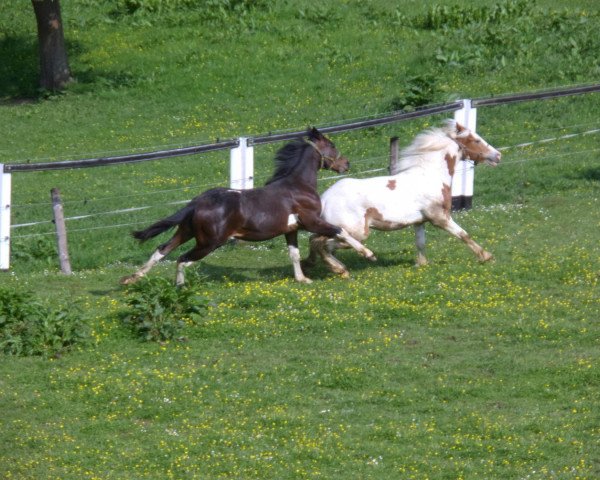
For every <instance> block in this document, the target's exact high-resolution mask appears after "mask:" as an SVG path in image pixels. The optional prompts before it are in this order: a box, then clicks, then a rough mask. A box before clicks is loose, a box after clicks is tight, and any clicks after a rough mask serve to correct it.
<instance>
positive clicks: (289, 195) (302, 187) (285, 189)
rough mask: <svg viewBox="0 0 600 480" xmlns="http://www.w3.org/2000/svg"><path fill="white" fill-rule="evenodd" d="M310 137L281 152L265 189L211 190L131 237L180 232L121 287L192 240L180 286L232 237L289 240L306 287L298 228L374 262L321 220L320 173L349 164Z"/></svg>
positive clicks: (318, 137) (313, 133) (180, 264)
mask: <svg viewBox="0 0 600 480" xmlns="http://www.w3.org/2000/svg"><path fill="white" fill-rule="evenodd" d="M307 135H308V139H307V140H295V141H292V142H290V143H288V144H287V145H284V146H283V147H282V148H281V149H280V150H279V151H278V152H277V154H276V157H275V160H276V168H275V173H274V174H273V177H272V178H271V179H270V180H269V181H267V183H266V185H265V186H264V187H262V188H256V189H251V190H233V189H229V188H214V189H211V190H208V191H206V192H204V193H202V194H201V195H199V196H197V197H195V198H194V199H193V200H191V201H190V202H189V203H188V204H187V205H186V206H185V207H183V208H182V209H181V210H179V211H177V212H176V213H174V214H173V215H171V216H169V217H166V218H163V219H162V220H159V221H157V222H156V223H154V224H153V225H150V226H149V227H148V228H146V229H145V230H140V231H136V232H133V236H134V238H137V239H138V240H140V241H142V242H143V241H145V240H148V239H149V238H152V237H155V236H157V235H159V234H160V233H162V232H165V231H167V230H169V229H171V228H172V227H177V230H176V231H175V234H174V235H173V237H172V238H171V239H170V240H169V241H168V242H166V243H163V244H162V245H160V246H159V247H158V248H157V249H156V251H155V252H154V253H153V254H152V256H151V257H150V259H149V260H148V262H147V263H146V264H145V265H144V266H143V267H142V268H140V269H139V270H138V271H137V272H135V273H134V274H133V275H129V276H127V277H124V278H122V279H121V283H122V284H129V283H133V282H135V281H137V280H139V279H140V278H141V277H143V276H144V275H145V274H146V273H147V272H148V270H150V269H151V268H152V267H153V266H154V265H155V264H156V263H157V262H158V261H159V260H161V259H162V258H164V257H165V256H166V255H167V254H169V252H171V251H172V250H173V249H175V248H177V247H178V246H179V245H181V244H183V243H185V242H187V241H188V240H191V239H192V238H195V240H196V245H195V246H194V248H192V249H191V250H189V251H188V252H186V253H184V254H183V255H181V256H180V257H179V258H178V260H177V275H176V283H177V284H178V285H181V284H183V283H184V268H185V267H186V266H188V265H190V264H191V263H192V262H194V261H196V260H200V259H201V258H204V257H205V256H207V255H208V254H209V253H211V252H212V251H214V250H215V249H217V248H218V247H220V246H221V245H223V244H224V243H226V242H227V241H228V239H230V238H238V239H242V240H249V241H260V240H268V239H271V238H274V237H276V236H279V235H285V239H286V241H287V245H288V251H289V255H290V258H291V260H292V264H293V267H294V277H295V279H296V280H297V281H299V282H305V283H309V282H310V279H308V278H306V277H305V276H304V273H303V272H302V268H301V267H300V252H299V250H298V230H299V229H304V230H307V231H309V232H312V233H314V234H317V235H319V236H323V237H325V238H338V239H339V240H341V241H343V242H344V243H345V244H346V243H347V244H349V245H352V246H353V247H354V248H356V249H357V250H358V251H359V252H360V253H361V254H362V255H364V256H365V257H367V258H369V257H372V256H373V252H371V251H370V250H368V249H367V248H365V247H364V246H363V245H362V244H361V243H360V242H357V241H356V240H354V239H353V238H352V237H350V236H349V235H348V234H347V233H346V232H344V231H343V229H341V228H340V227H336V226H333V225H331V224H329V223H327V221H325V220H324V219H322V218H321V217H320V216H319V214H320V212H321V201H320V199H319V194H318V193H317V170H318V169H319V168H324V169H331V170H334V171H336V172H338V173H342V172H345V171H346V170H347V169H348V167H349V163H348V160H347V159H346V158H344V157H342V156H340V154H339V153H338V151H337V150H336V148H335V145H334V144H333V143H332V142H331V141H330V140H329V139H328V138H326V137H325V136H323V135H322V134H321V133H320V132H319V131H318V130H317V129H315V128H313V129H312V130H310V131H309V132H308V134H307Z"/></svg>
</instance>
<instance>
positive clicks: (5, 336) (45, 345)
mask: <svg viewBox="0 0 600 480" xmlns="http://www.w3.org/2000/svg"><path fill="white" fill-rule="evenodd" d="M88 338H89V331H88V327H87V325H86V322H85V320H84V319H83V317H82V315H81V312H80V311H79V310H78V309H77V308H76V307H75V308H74V307H73V306H72V305H70V306H69V310H66V309H62V308H51V307H49V306H47V305H45V304H43V303H41V302H39V301H38V300H36V299H35V297H34V295H33V294H32V293H31V292H27V291H20V290H16V289H14V288H6V287H0V352H2V353H5V354H9V355H17V356H36V355H41V356H45V357H58V356H60V355H62V354H63V353H64V352H66V351H67V350H69V349H70V348H72V347H73V346H75V345H77V344H82V343H85V342H86V341H87V340H88Z"/></svg>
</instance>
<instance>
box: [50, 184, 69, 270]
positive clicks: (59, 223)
mask: <svg viewBox="0 0 600 480" xmlns="http://www.w3.org/2000/svg"><path fill="white" fill-rule="evenodd" d="M50 195H51V196H52V210H53V212H54V225H55V226H56V240H57V244H58V261H59V263H60V271H61V272H62V273H64V274H65V275H71V262H70V261H69V249H68V247H67V228H66V227H65V216H64V213H63V206H62V201H61V199H60V192H59V191H58V188H53V189H52V190H50Z"/></svg>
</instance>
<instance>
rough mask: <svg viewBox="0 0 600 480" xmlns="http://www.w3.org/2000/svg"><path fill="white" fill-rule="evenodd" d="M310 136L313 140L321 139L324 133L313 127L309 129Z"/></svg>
mask: <svg viewBox="0 0 600 480" xmlns="http://www.w3.org/2000/svg"><path fill="white" fill-rule="evenodd" d="M308 137H309V138H310V139H311V140H321V139H322V138H323V135H322V134H321V132H319V131H318V130H317V129H316V128H315V127H312V128H311V129H310V130H309V131H308Z"/></svg>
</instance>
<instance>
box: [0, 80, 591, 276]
mask: <svg viewBox="0 0 600 480" xmlns="http://www.w3.org/2000/svg"><path fill="white" fill-rule="evenodd" d="M592 92H600V84H596V85H587V86H579V87H571V88H565V89H556V90H549V91H544V92H537V93H525V94H513V95H505V96H500V97H492V98H480V99H465V100H460V101H456V102H451V103H447V104H443V105H436V106H430V107H427V108H422V109H419V110H415V111H413V112H394V113H392V114H389V115H386V116H382V117H378V118H370V119H366V120H359V121H355V122H352V123H346V124H341V125H332V126H325V127H320V130H321V131H322V132H323V133H325V134H328V133H338V132H344V131H351V130H358V129H363V128H368V127H373V126H380V125H385V124H390V123H396V122H400V121H404V120H410V119H415V118H420V117H425V116H430V115H436V114H441V113H445V112H454V117H455V118H457V119H459V120H460V121H461V123H462V124H463V125H465V126H466V127H467V128H472V129H473V130H475V122H476V112H477V107H484V106H494V105H501V104H510V103H515V102H522V101H530V100H538V99H548V98H556V97H561V96H567V95H579V94H584V93H592ZM305 134H306V132H305V131H304V130H303V131H298V132H288V133H280V134H268V135H261V136H256V137H253V138H249V139H248V138H242V137H240V138H238V139H236V140H226V141H221V142H216V143H213V144H204V145H197V146H190V147H181V148H176V149H172V150H160V151H155V152H146V153H138V154H131V155H122V156H112V157H103V158H93V159H86V160H75V161H58V162H43V163H16V164H14V163H13V164H0V269H3V270H5V269H8V265H9V258H10V252H9V249H10V231H11V225H10V208H11V205H10V204H11V173H13V172H27V171H42V170H58V169H72V168H88V167H100V166H107V165H116V164H122V163H133V162H141V161H146V160H158V159H164V158H172V157H179V156H184V155H195V154H199V153H207V152H211V151H216V150H222V149H227V148H228V149H230V176H231V178H230V184H231V185H235V184H236V183H234V178H233V177H234V166H235V176H236V178H235V182H238V181H241V182H242V183H244V182H246V181H249V183H248V185H250V186H251V185H253V183H252V182H253V171H251V172H249V173H250V176H248V172H246V171H245V170H246V167H248V165H252V166H251V167H248V168H251V169H252V170H253V146H254V145H259V144H265V143H274V142H280V141H284V140H292V139H296V138H299V137H303V136H304V135H305ZM246 151H248V152H249V153H248V155H247V154H246ZM234 154H235V155H234ZM234 157H235V162H234ZM238 157H239V158H238ZM239 164H241V167H240V165H239ZM239 167H240V168H239ZM238 170H239V172H238ZM238 176H240V178H239V179H238V178H237V177H238ZM455 179H456V180H455V182H453V184H452V206H453V208H470V203H471V200H472V195H473V175H472V171H470V170H469V169H468V168H465V169H464V174H463V175H461V176H458V178H457V176H455ZM455 187H456V188H455ZM455 200H456V202H455Z"/></svg>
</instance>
